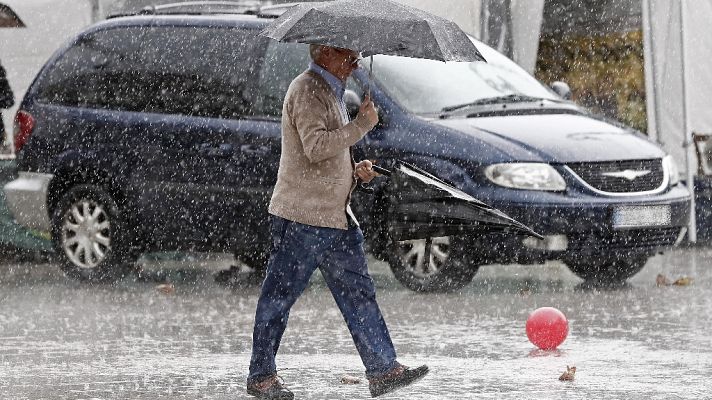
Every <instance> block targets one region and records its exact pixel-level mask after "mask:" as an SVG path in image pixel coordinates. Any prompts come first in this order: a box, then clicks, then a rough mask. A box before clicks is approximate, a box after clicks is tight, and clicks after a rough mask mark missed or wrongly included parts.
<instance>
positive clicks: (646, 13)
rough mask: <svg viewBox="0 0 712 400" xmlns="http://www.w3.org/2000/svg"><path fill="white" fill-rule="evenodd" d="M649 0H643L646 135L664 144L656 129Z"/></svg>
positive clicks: (656, 105)
mask: <svg viewBox="0 0 712 400" xmlns="http://www.w3.org/2000/svg"><path fill="white" fill-rule="evenodd" d="M650 2H651V0H643V61H644V62H645V86H646V89H647V95H646V96H645V103H646V108H647V114H648V137H649V138H650V139H652V140H654V141H656V142H657V143H659V144H664V143H663V142H662V141H661V140H660V135H659V134H658V129H660V119H659V118H660V115H659V114H660V113H658V89H659V88H658V85H657V84H656V81H655V79H656V78H657V74H656V73H655V72H656V71H655V49H654V47H653V45H654V43H655V42H654V40H653V30H652V26H651V24H652V18H651V15H650V11H651V9H650V7H651V6H650Z"/></svg>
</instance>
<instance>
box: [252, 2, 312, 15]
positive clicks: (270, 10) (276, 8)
mask: <svg viewBox="0 0 712 400" xmlns="http://www.w3.org/2000/svg"><path fill="white" fill-rule="evenodd" d="M303 3H304V2H294V3H283V4H275V5H264V6H262V7H260V11H259V12H258V13H257V16H258V17H262V18H279V16H280V15H282V14H284V13H285V12H286V11H287V10H289V9H290V8H292V7H294V6H298V5H300V4H303Z"/></svg>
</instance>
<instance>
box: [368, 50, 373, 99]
mask: <svg viewBox="0 0 712 400" xmlns="http://www.w3.org/2000/svg"><path fill="white" fill-rule="evenodd" d="M369 58H370V59H371V66H370V68H369V70H368V97H369V98H371V85H372V84H373V55H371V57H369Z"/></svg>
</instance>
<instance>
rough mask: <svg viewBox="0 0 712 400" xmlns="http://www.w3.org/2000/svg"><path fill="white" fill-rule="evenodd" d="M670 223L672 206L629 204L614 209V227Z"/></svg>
mask: <svg viewBox="0 0 712 400" xmlns="http://www.w3.org/2000/svg"><path fill="white" fill-rule="evenodd" d="M664 225H670V206H627V207H618V208H616V209H614V210H613V227H614V228H637V227H643V226H664Z"/></svg>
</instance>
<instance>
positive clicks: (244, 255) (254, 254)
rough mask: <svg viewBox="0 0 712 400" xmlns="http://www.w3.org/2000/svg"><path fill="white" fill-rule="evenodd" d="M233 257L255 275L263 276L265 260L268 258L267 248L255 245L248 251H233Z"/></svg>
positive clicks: (265, 266)
mask: <svg viewBox="0 0 712 400" xmlns="http://www.w3.org/2000/svg"><path fill="white" fill-rule="evenodd" d="M235 258H236V259H238V260H240V261H242V262H243V263H245V265H247V266H248V267H250V268H251V269H252V271H253V272H254V273H255V274H256V275H257V276H260V277H264V276H265V272H266V271H267V261H268V260H269V250H268V249H263V248H259V247H257V248H254V249H252V250H249V251H240V252H237V253H235Z"/></svg>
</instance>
